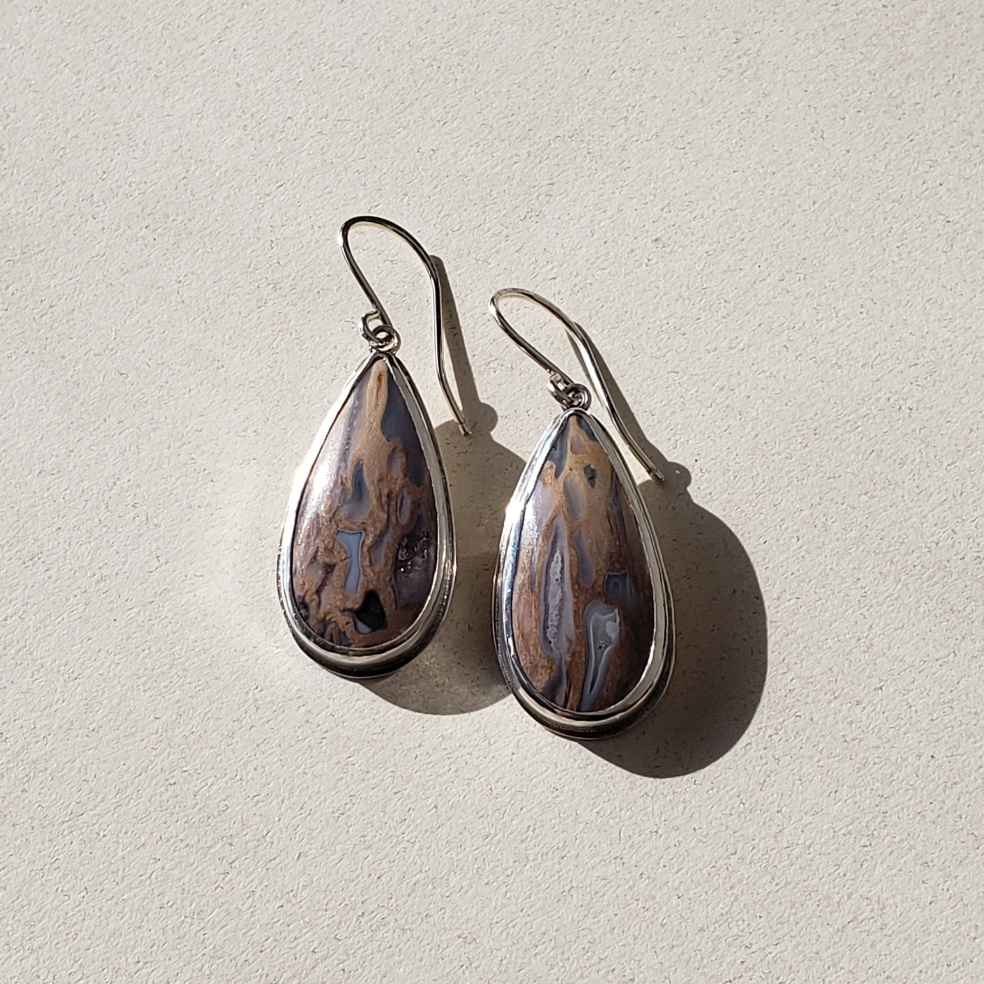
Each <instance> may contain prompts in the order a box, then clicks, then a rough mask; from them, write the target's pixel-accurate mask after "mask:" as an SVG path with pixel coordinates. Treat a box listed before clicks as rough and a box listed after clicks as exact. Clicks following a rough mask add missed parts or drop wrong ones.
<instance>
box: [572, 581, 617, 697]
mask: <svg viewBox="0 0 984 984" xmlns="http://www.w3.org/2000/svg"><path fill="white" fill-rule="evenodd" d="M621 621H622V620H621V619H620V618H619V614H618V609H617V608H614V607H613V606H612V605H606V604H605V603H604V602H603V601H599V600H598V599H597V598H596V599H595V600H594V601H590V602H588V604H587V605H586V606H585V608H584V630H585V635H586V636H587V640H588V646H587V652H586V653H585V662H584V683H583V685H582V686H581V700H580V701H579V703H578V705H577V709H578V710H579V711H592V710H594V706H595V701H597V699H598V698H599V697H600V696H601V691H602V688H603V687H604V686H605V679H606V677H607V676H608V664H609V662H610V660H611V657H612V651H613V650H614V649H615V646H616V645H618V638H619V636H620V635H621V632H622V625H621Z"/></svg>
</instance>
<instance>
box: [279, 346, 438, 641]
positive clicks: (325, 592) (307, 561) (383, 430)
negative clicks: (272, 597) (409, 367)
mask: <svg viewBox="0 0 984 984" xmlns="http://www.w3.org/2000/svg"><path fill="white" fill-rule="evenodd" d="M437 537H438V518H437V506H436V503H435V499H434V486H433V482H432V479H431V474H430V470H429V469H428V467H427V461H426V458H425V456H424V452H423V448H422V447H421V438H420V434H419V433H418V431H417V427H416V425H415V423H414V419H413V417H412V416H411V414H410V411H409V409H408V407H407V401H406V399H405V397H404V395H403V393H402V392H401V390H400V387H399V386H398V384H397V381H396V379H395V378H394V375H393V368H392V366H391V365H390V363H389V361H388V359H387V358H385V357H383V356H377V357H376V358H374V359H372V360H371V361H370V362H369V363H368V364H367V365H366V367H365V368H364V369H363V370H362V372H361V373H360V374H359V376H358V377H357V378H356V380H355V382H354V383H353V384H352V387H351V390H350V392H349V395H348V397H347V398H346V400H345V402H344V403H343V404H342V407H341V409H340V410H339V412H338V414H337V416H336V417H335V420H334V422H333V423H332V425H331V427H330V428H329V430H328V433H327V435H326V437H325V440H324V443H323V444H322V446H321V449H320V451H319V452H318V455H317V457H316V459H315V461H314V465H313V467H312V469H311V472H310V474H309V476H308V480H307V484H306V485H305V487H304V491H303V492H302V494H301V498H300V503H299V505H298V510H297V517H296V522H295V526H294V535H293V540H292V542H291V565H290V571H291V592H292V595H293V600H294V604H295V606H296V609H297V612H298V615H299V616H300V618H301V619H303V620H304V622H305V623H306V624H307V626H308V628H310V629H311V631H312V632H313V633H314V634H315V635H317V636H319V637H320V638H321V639H323V640H325V641H326V642H329V643H331V644H332V645H334V646H338V647H346V648H351V649H363V648H370V647H374V646H380V645H386V644H387V643H391V642H393V641H395V640H396V639H398V638H399V637H400V636H402V635H403V634H404V633H405V632H406V631H407V630H408V629H409V628H410V627H411V626H412V625H413V623H414V622H415V621H416V620H417V618H418V617H419V616H420V614H421V612H422V611H423V610H424V607H425V605H426V603H427V599H428V596H429V595H430V591H431V586H432V584H433V582H434V574H435V570H436V567H437V553H438V551H437V547H438V543H437Z"/></svg>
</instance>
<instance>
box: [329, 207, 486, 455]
mask: <svg viewBox="0 0 984 984" xmlns="http://www.w3.org/2000/svg"><path fill="white" fill-rule="evenodd" d="M357 225H373V226H378V227H379V228H380V229H385V230H386V231H387V232H391V233H393V234H394V235H395V236H398V237H399V238H400V239H402V240H403V241H404V242H405V243H406V244H407V245H408V246H409V247H410V248H411V249H412V250H413V251H414V252H415V253H416V254H417V256H418V258H419V259H420V261H421V263H423V264H424V268H425V269H426V270H427V277H428V279H429V280H430V284H431V300H432V303H433V306H434V364H435V366H436V368H437V380H438V382H439V383H440V384H441V392H442V393H444V399H445V400H447V403H448V407H450V409H451V413H452V414H453V415H454V419H455V421H456V422H457V424H458V429H459V430H460V431H461V433H462V434H463V435H465V436H467V435H468V434H470V433H471V430H470V429H469V427H468V425H467V424H466V423H465V415H464V412H463V411H462V409H461V407H460V406H459V405H458V402H457V400H455V398H454V396H453V395H452V393H451V387H450V385H449V384H448V378H447V374H446V373H445V371H444V325H443V319H442V314H441V311H442V308H441V279H440V277H439V276H438V273H437V268H436V267H435V265H434V261H433V260H432V259H431V257H430V254H428V252H427V250H425V249H424V247H423V246H421V245H420V243H419V242H418V240H417V239H416V238H415V237H414V236H412V235H411V234H410V233H409V232H407V230H406V229H404V228H403V227H402V226H398V225H397V224H396V223H395V222H391V221H390V220H389V219H383V218H380V217H379V216H376V215H357V216H355V217H354V218H351V219H346V221H345V222H343V223H342V227H341V229H339V230H338V245H339V246H340V247H341V250H342V256H344V257H345V262H346V263H347V264H348V268H349V270H351V271H352V276H353V277H355V279H356V281H357V282H358V284H359V286H360V287H361V288H362V292H363V293H364V294H365V295H366V297H367V298H368V299H369V303H370V304H371V305H372V310H371V311H369V313H368V314H364V315H363V316H362V318H361V322H360V323H361V327H362V335H363V337H364V338H365V339H366V341H368V342H369V345H370V346H371V347H372V348H374V349H376V350H377V351H380V352H395V351H396V350H397V349H398V348H399V347H400V335H399V333H398V332H397V330H396V328H394V327H393V324H392V322H391V321H390V319H389V315H388V314H387V313H386V309H385V308H384V307H383V304H382V302H381V301H380V300H379V298H378V297H377V296H376V292H375V291H374V290H373V289H372V286H371V284H370V283H369V281H368V280H367V279H366V275H365V274H364V273H363V272H362V268H361V267H360V266H359V264H358V263H357V262H356V260H355V256H354V255H353V254H352V246H351V244H350V243H349V233H350V232H351V231H352V229H354V228H355V226H357Z"/></svg>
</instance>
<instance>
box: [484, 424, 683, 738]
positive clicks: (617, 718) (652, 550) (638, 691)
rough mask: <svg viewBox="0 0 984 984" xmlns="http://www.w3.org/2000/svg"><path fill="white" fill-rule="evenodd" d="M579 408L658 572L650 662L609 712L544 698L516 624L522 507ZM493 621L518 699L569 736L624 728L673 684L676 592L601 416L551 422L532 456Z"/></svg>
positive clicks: (513, 506) (510, 512)
mask: <svg viewBox="0 0 984 984" xmlns="http://www.w3.org/2000/svg"><path fill="white" fill-rule="evenodd" d="M574 414H581V415H582V416H584V417H586V418H587V419H588V420H589V421H590V424H591V427H592V429H593V430H594V432H595V434H596V435H597V437H598V440H599V442H600V443H601V446H602V447H603V448H604V450H605V451H606V452H607V454H608V456H609V458H611V460H612V464H613V466H614V468H615V472H616V474H617V475H618V477H619V480H620V481H621V482H622V485H623V487H624V489H625V493H626V498H627V500H628V503H629V506H630V508H631V509H632V512H633V514H634V516H635V518H636V522H637V523H638V524H639V531H640V534H641V536H642V545H643V549H644V551H645V554H646V559H647V561H648V563H649V571H650V576H651V577H652V579H653V642H652V645H651V647H650V651H649V660H648V662H647V664H646V669H645V671H644V672H643V675H642V677H641V678H640V680H639V682H638V683H637V684H636V686H635V687H633V689H632V690H631V691H630V692H629V693H628V694H627V695H626V696H625V697H624V698H623V699H622V700H620V701H619V702H618V703H617V704H615V705H613V706H612V707H608V708H605V709H604V710H602V711H569V710H567V709H565V708H562V707H558V706H557V705H555V704H553V703H552V702H550V701H547V700H545V699H544V698H543V697H542V696H541V695H540V694H539V693H538V692H537V691H536V690H534V689H533V687H532V686H531V684H530V683H529V680H528V679H527V677H526V674H525V673H524V672H523V670H522V667H521V665H520V662H519V656H518V654H517V652H516V641H515V636H514V633H513V628H512V594H513V584H514V583H515V576H516V563H517V560H518V555H519V539H520V532H521V524H522V519H523V514H524V511H525V509H526V504H527V502H528V501H529V498H530V496H531V495H532V493H533V489H534V486H535V484H536V480H537V478H538V476H539V474H540V471H541V469H542V468H543V465H544V462H545V461H546V457H547V454H548V453H549V451H550V448H551V447H552V445H553V443H554V441H555V439H556V438H557V435H558V434H559V433H560V430H561V428H562V427H563V426H564V424H565V423H566V421H567V420H568V419H569V418H570V417H571V416H572V415H574ZM492 621H493V627H494V633H495V646H496V652H497V654H498V657H499V665H500V667H501V668H502V673H503V676H504V677H505V678H506V682H507V683H508V684H509V687H510V689H511V690H512V692H513V694H514V695H515V697H516V699H517V700H518V701H519V703H520V704H521V705H522V706H523V708H524V710H526V711H527V712H528V713H529V714H531V715H532V716H533V717H534V718H535V719H536V720H537V721H539V722H540V724H542V725H544V727H546V728H549V729H550V730H551V731H554V732H556V733H557V734H560V735H563V736H564V737H567V738H604V737H607V736H609V735H612V734H615V733H616V732H619V731H622V730H623V729H625V728H627V727H629V726H630V725H631V724H633V723H635V722H636V721H638V720H639V719H640V718H641V717H642V716H643V715H644V714H646V713H647V712H648V711H649V710H651V709H652V708H653V707H654V706H655V704H656V702H657V701H658V700H659V699H660V697H662V696H663V693H664V692H665V690H666V687H667V685H668V684H669V681H670V675H671V673H672V671H673V660H674V650H675V646H674V622H673V598H672V595H671V594H670V584H669V580H668V579H667V576H666V568H665V567H664V565H663V558H662V555H661V553H660V550H659V543H658V542H657V540H656V535H655V533H654V532H653V527H652V522H651V521H650V519H649V513H648V511H647V510H646V507H645V504H644V503H643V501H642V497H641V496H640V495H639V490H638V488H637V487H636V483H635V479H633V477H632V475H631V473H630V472H629V469H628V466H627V465H626V463H625V459H624V458H623V457H622V454H621V452H620V451H619V450H618V447H617V446H616V445H615V443H614V441H613V440H612V438H611V436H610V435H609V433H608V431H607V430H605V428H604V427H603V426H602V424H601V422H600V421H599V420H598V419H597V418H596V417H593V416H592V415H591V414H588V413H586V412H585V411H584V410H580V409H577V408H573V409H569V410H565V411H564V412H563V413H561V414H560V415H559V416H558V417H557V418H556V419H555V420H554V421H553V423H552V424H551V425H550V427H548V428H547V430H546V431H545V432H544V434H543V436H542V437H541V438H540V440H539V442H538V443H537V445H536V447H535V448H534V450H533V454H532V455H531V456H530V459H529V461H528V462H527V463H526V467H525V468H524V469H523V473H522V475H521V476H520V479H519V482H518V484H517V486H516V491H515V492H514V493H513V495H512V498H511V499H510V501H509V506H508V507H507V509H506V521H505V526H504V527H503V531H502V540H501V542H500V544H499V560H498V564H497V566H496V572H495V588H494V596H493V613H492Z"/></svg>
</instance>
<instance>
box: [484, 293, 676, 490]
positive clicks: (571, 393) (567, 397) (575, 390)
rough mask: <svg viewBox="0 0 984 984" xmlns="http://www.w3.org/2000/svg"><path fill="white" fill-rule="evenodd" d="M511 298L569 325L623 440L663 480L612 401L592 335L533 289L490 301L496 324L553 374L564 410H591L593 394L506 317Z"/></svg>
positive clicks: (498, 295)
mask: <svg viewBox="0 0 984 984" xmlns="http://www.w3.org/2000/svg"><path fill="white" fill-rule="evenodd" d="M507 297H515V298H519V299H521V300H524V301H529V302H530V303H532V304H536V305H539V306H540V307H542V308H543V309H544V310H545V311H548V312H549V313H550V314H552V315H553V316H554V317H555V318H556V319H557V320H558V321H559V322H560V323H561V324H562V325H563V326H564V328H565V330H566V331H567V338H568V340H569V341H570V343H571V345H572V346H573V348H574V351H575V352H576V353H577V355H578V356H579V357H580V359H581V362H582V363H583V364H584V367H585V369H586V370H587V373H588V378H589V379H590V380H591V385H592V387H593V388H594V391H595V392H596V393H597V394H598V396H599V397H600V398H601V402H602V403H603V404H604V405H605V409H606V410H607V411H608V416H609V417H611V419H612V423H613V424H614V425H615V429H616V430H617V431H618V432H619V434H621V435H622V440H623V441H625V443H626V444H627V445H628V446H629V447H630V448H631V449H632V453H633V454H634V455H635V456H636V458H638V460H639V463H640V464H641V465H642V467H643V468H645V469H646V471H647V472H649V474H650V475H652V477H653V478H654V479H656V481H657V482H662V481H663V473H662V472H661V471H660V470H659V468H657V467H656V465H655V464H654V462H653V461H652V459H651V458H650V457H649V455H647V454H646V452H645V451H643V450H642V448H641V447H640V445H639V442H638V441H637V440H636V439H635V438H634V437H633V436H632V433H631V432H630V431H629V429H628V428H627V427H626V426H625V422H624V421H623V420H622V417H621V414H619V412H618V410H617V408H616V407H615V403H614V401H613V400H612V396H611V393H609V391H608V386H607V385H606V384H605V381H604V379H603V378H602V374H601V370H600V368H599V365H600V362H601V359H600V358H599V356H598V350H597V349H596V348H595V347H594V343H593V342H592V341H591V339H590V338H588V335H587V333H586V332H585V330H584V329H583V328H582V327H581V326H580V325H579V324H577V323H576V322H574V321H571V319H570V318H568V317H567V315H566V314H564V312H563V311H561V310H560V308H559V307H557V306H556V305H555V304H552V303H551V302H550V301H548V300H547V299H546V298H545V297H541V296H540V295H539V294H534V293H533V292H532V291H529V290H523V289H522V288H520V287H507V288H506V289H505V290H498V291H496V292H495V293H494V294H493V295H492V298H491V300H490V301H489V314H491V315H492V317H493V318H494V319H495V322H496V324H498V326H499V327H500V328H501V329H502V330H503V331H504V332H505V333H506V334H507V335H508V336H509V337H510V338H511V339H512V340H513V342H515V343H516V345H518V346H519V348H521V349H522V350H523V351H524V352H525V353H526V354H527V355H528V356H529V357H530V358H531V359H532V360H533V361H534V362H535V363H537V365H539V366H540V367H541V368H542V369H545V370H546V371H547V372H548V373H549V375H550V389H551V395H552V396H553V398H554V399H555V400H557V402H558V403H560V405H561V406H562V407H564V409H566V410H569V409H571V408H572V407H580V408H581V409H582V410H587V408H588V406H589V405H590V403H591V396H590V394H589V393H588V390H587V389H586V388H585V387H584V386H583V385H582V384H581V383H578V382H575V381H574V380H573V379H571V377H570V376H568V375H567V373H565V372H564V371H563V370H562V369H560V368H559V367H558V366H556V365H555V364H554V363H553V362H551V361H550V360H549V359H548V358H547V357H546V356H545V355H544V354H543V353H542V352H540V351H539V350H538V349H536V348H534V346H532V345H531V344H530V343H529V342H528V341H527V340H526V339H525V338H523V336H522V335H520V334H519V332H517V331H516V329H515V328H513V326H512V325H511V324H510V323H509V322H508V321H507V320H506V318H505V315H503V313H502V311H501V309H500V308H499V302H500V301H502V300H503V299H505V298H507Z"/></svg>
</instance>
